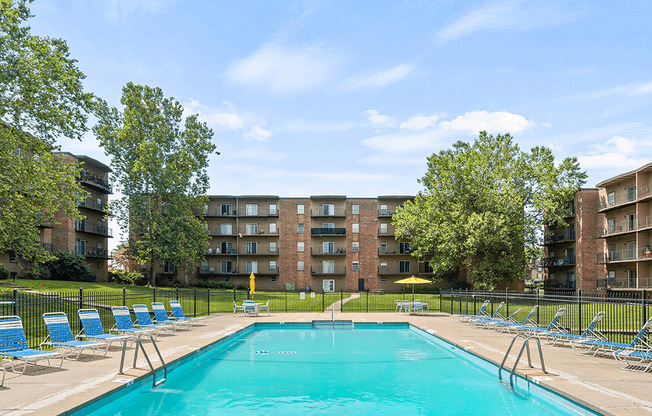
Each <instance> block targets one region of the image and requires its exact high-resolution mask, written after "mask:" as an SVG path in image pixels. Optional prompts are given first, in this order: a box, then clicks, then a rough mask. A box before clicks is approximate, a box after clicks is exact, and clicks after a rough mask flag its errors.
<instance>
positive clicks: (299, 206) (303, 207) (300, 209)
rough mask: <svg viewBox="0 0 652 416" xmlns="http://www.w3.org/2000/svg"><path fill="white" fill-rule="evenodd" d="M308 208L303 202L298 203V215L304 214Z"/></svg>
mask: <svg viewBox="0 0 652 416" xmlns="http://www.w3.org/2000/svg"><path fill="white" fill-rule="evenodd" d="M305 210H306V206H305V205H303V204H299V205H297V215H303V214H304V212H305Z"/></svg>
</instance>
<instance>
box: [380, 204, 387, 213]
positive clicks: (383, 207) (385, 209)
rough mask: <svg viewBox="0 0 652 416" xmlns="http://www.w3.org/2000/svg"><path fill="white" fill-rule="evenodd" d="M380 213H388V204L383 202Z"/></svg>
mask: <svg viewBox="0 0 652 416" xmlns="http://www.w3.org/2000/svg"><path fill="white" fill-rule="evenodd" d="M380 215H387V205H385V204H383V205H381V206H380Z"/></svg>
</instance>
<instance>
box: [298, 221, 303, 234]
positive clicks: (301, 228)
mask: <svg viewBox="0 0 652 416" xmlns="http://www.w3.org/2000/svg"><path fill="white" fill-rule="evenodd" d="M297 233H298V234H303V223H302V222H300V223H299V224H297Z"/></svg>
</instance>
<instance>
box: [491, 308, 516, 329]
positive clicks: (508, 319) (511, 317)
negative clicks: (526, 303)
mask: <svg viewBox="0 0 652 416" xmlns="http://www.w3.org/2000/svg"><path fill="white" fill-rule="evenodd" d="M522 309H523V308H518V309H517V310H515V311H514V312H512V313H511V314H510V315H509V316H508V317H506V318H503V319H490V320H488V321H485V322H484V324H483V325H482V326H481V328H492V327H493V326H494V325H495V324H499V323H513V324H517V325H518V322H516V320H514V316H516V314H517V313H519V312H520V311H521V310H522Z"/></svg>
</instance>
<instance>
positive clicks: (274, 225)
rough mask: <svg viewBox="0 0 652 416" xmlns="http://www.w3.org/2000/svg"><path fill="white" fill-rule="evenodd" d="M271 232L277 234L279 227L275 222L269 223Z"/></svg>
mask: <svg viewBox="0 0 652 416" xmlns="http://www.w3.org/2000/svg"><path fill="white" fill-rule="evenodd" d="M269 233H270V234H276V233H278V228H277V226H276V223H275V222H270V223H269Z"/></svg>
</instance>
